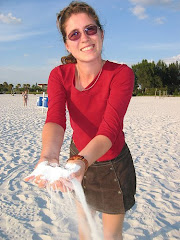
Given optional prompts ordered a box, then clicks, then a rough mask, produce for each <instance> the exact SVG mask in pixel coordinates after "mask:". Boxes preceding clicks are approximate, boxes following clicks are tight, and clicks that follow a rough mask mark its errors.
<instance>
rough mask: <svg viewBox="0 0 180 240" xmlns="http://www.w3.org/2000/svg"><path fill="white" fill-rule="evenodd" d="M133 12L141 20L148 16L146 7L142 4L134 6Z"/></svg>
mask: <svg viewBox="0 0 180 240" xmlns="http://www.w3.org/2000/svg"><path fill="white" fill-rule="evenodd" d="M131 12H132V13H133V14H134V15H135V16H136V17H138V18H139V19H141V20H142V19H145V18H147V17H148V15H147V14H146V9H145V8H144V7H142V6H140V5H137V6H135V7H134V8H132V9H131Z"/></svg>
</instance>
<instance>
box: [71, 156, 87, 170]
mask: <svg viewBox="0 0 180 240" xmlns="http://www.w3.org/2000/svg"><path fill="white" fill-rule="evenodd" d="M75 160H80V161H82V162H83V163H84V164H85V172H86V171H87V169H88V167H89V163H88V160H87V159H85V158H84V157H83V156H81V155H74V156H72V157H70V158H69V159H68V160H67V162H68V161H75Z"/></svg>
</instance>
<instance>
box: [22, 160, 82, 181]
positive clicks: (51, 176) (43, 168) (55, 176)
mask: <svg viewBox="0 0 180 240" xmlns="http://www.w3.org/2000/svg"><path fill="white" fill-rule="evenodd" d="M79 169H80V166H78V165H77V164H74V163H73V164H70V163H67V164H66V165H65V168H63V167H60V166H58V165H56V166H53V164H51V165H49V164H48V161H44V162H41V163H40V164H38V166H37V167H36V169H35V170H34V171H33V172H32V173H31V174H30V175H29V176H27V178H28V177H31V176H35V177H36V176H41V177H40V178H41V179H43V180H47V181H48V182H49V183H53V182H55V181H56V180H59V179H60V178H68V177H69V176H70V175H71V174H72V173H74V172H77V171H78V170H79Z"/></svg>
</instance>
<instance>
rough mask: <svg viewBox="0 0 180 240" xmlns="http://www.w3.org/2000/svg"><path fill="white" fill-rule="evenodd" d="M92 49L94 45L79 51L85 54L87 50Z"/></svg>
mask: <svg viewBox="0 0 180 240" xmlns="http://www.w3.org/2000/svg"><path fill="white" fill-rule="evenodd" d="M93 48H94V45H91V46H88V47H84V48H82V49H81V51H82V52H85V51H89V50H91V49H93Z"/></svg>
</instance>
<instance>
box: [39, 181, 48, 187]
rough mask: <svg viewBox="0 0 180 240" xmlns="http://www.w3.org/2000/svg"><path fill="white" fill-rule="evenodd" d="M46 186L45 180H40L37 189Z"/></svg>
mask: <svg viewBox="0 0 180 240" xmlns="http://www.w3.org/2000/svg"><path fill="white" fill-rule="evenodd" d="M46 185H47V180H41V181H40V182H39V183H38V187H39V188H45V187H46Z"/></svg>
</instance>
